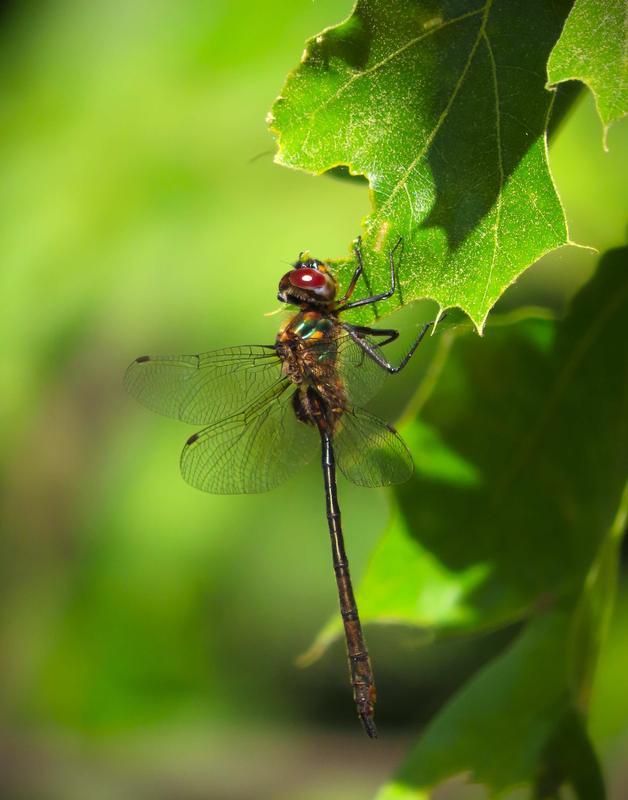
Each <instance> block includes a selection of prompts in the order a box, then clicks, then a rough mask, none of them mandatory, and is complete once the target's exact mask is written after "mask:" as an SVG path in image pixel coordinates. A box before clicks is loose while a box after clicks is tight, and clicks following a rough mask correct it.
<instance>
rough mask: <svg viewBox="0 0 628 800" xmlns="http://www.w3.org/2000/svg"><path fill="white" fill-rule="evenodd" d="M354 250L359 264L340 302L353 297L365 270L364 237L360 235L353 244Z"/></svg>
mask: <svg viewBox="0 0 628 800" xmlns="http://www.w3.org/2000/svg"><path fill="white" fill-rule="evenodd" d="M353 252H354V253H355V258H356V261H357V262H358V266H357V267H356V269H355V272H354V273H353V277H352V278H351V282H350V283H349V286H348V287H347V291H346V292H345V293H344V295H343V296H342V297H341V298H340V300H338V302H339V303H346V302H347V300H348V299H349V298H350V297H351V295H352V294H353V292H354V291H355V287H356V284H357V282H358V280H359V278H360V275H361V274H362V272H363V270H364V260H363V259H362V237H361V236H358V238H357V241H356V243H355V244H354V245H353Z"/></svg>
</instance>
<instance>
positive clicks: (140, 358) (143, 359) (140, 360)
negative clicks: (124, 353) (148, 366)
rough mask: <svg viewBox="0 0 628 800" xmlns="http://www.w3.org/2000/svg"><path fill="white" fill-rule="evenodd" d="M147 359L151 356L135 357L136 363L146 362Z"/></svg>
mask: <svg viewBox="0 0 628 800" xmlns="http://www.w3.org/2000/svg"><path fill="white" fill-rule="evenodd" d="M146 361H150V356H140V357H139V358H136V359H135V363H136V364H144V363H145V362H146Z"/></svg>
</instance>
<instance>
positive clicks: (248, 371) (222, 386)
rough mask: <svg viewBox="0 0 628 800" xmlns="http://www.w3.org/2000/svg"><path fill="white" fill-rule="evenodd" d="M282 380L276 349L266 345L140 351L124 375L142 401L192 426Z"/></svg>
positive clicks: (231, 410) (227, 411)
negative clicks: (203, 350)
mask: <svg viewBox="0 0 628 800" xmlns="http://www.w3.org/2000/svg"><path fill="white" fill-rule="evenodd" d="M280 380H281V361H280V360H279V358H278V356H277V353H276V352H275V348H274V347H271V346H268V347H265V346H263V345H247V346H245V347H228V348H224V349H222V350H212V351H210V352H208V353H200V354H199V355H182V356H141V357H140V358H137V359H136V360H135V361H134V362H133V363H132V364H131V365H130V367H129V368H128V369H127V371H126V375H125V376H124V383H125V386H126V388H127V390H128V391H129V393H130V394H131V395H133V397H135V398H136V399H137V400H139V401H140V403H142V404H143V405H145V406H147V407H148V408H150V409H151V410H152V411H156V412H157V413H158V414H163V415H164V416H166V417H173V418H174V419H180V420H182V421H183V422H190V423H192V424H194V425H209V424H210V423H212V422H215V421H216V420H219V419H222V418H223V417H227V416H229V415H231V414H233V413H235V412H237V411H240V410H241V409H242V408H244V407H245V406H246V405H247V404H248V403H250V402H251V401H252V400H253V399H254V398H255V397H256V396H258V395H260V394H263V393H264V391H265V390H266V389H268V388H269V387H270V386H272V385H273V384H276V383H277V382H278V381H280Z"/></svg>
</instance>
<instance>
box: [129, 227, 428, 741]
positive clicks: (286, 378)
mask: <svg viewBox="0 0 628 800" xmlns="http://www.w3.org/2000/svg"><path fill="white" fill-rule="evenodd" d="M400 245H401V240H400V241H399V242H398V244H397V246H396V247H395V248H394V249H393V251H392V252H391V254H390V288H389V289H388V290H387V291H385V292H382V293H381V294H376V295H373V296H372V297H367V298H364V299H361V300H355V301H351V300H350V298H351V296H352V294H353V292H354V290H355V288H356V284H357V282H358V280H359V278H360V275H361V274H362V253H361V250H360V246H359V241H358V244H357V245H356V247H355V255H356V259H357V262H358V267H357V269H356V270H355V272H354V274H353V277H352V279H351V281H350V283H349V286H348V287H347V289H346V291H345V293H344V295H343V296H342V297H341V298H340V299H337V297H336V295H337V291H338V285H337V282H336V279H335V277H334V276H333V275H332V273H331V272H330V271H329V269H328V268H327V267H326V265H325V264H323V262H321V261H318V260H317V259H314V258H302V257H299V260H298V261H297V262H296V263H295V264H294V267H293V269H292V270H290V272H287V273H286V274H285V275H284V276H283V277H282V279H281V281H280V283H279V294H278V297H279V299H280V300H281V301H282V302H284V303H290V304H293V305H297V306H299V311H298V312H297V313H296V314H295V315H293V316H292V318H291V319H290V320H288V321H287V322H286V324H285V325H284V326H282V328H281V330H280V332H279V334H278V336H277V339H276V341H275V343H274V344H272V345H245V346H243V347H227V348H224V349H221V350H213V351H211V352H208V353H201V354H199V355H181V356H140V358H137V359H136V360H135V361H134V362H133V363H132V364H131V365H130V367H129V368H128V370H127V372H126V376H125V384H126V387H127V389H128V391H129V392H130V394H132V395H133V396H134V397H136V398H137V399H138V400H139V401H140V402H141V403H143V404H144V405H146V406H147V407H148V408H150V409H152V410H153V411H156V412H158V413H160V414H164V415H166V416H169V417H175V418H176V419H180V420H182V421H183V422H188V423H192V424H195V425H203V426H205V427H204V428H203V430H201V431H200V432H199V433H195V434H194V435H193V436H191V437H190V438H189V439H188V441H187V443H186V445H185V448H184V450H183V453H182V455H181V472H182V474H183V477H184V478H185V480H186V481H187V482H188V483H190V484H191V485H192V486H195V487H196V488H198V489H202V490H203V491H206V492H212V493H215V494H242V493H248V492H263V491H267V490H268V489H272V488H274V487H275V486H277V485H278V484H280V483H282V482H283V481H284V480H286V479H287V478H289V477H290V476H291V475H293V473H294V471H295V469H296V468H297V467H299V466H300V465H302V464H306V463H308V461H310V460H311V458H312V457H313V455H314V453H315V452H316V450H317V449H318V451H319V453H321V464H322V468H323V476H324V484H325V499H326V507H327V522H328V527H329V534H330V537H331V544H332V557H333V564H334V573H335V576H336V583H337V586H338V596H339V600H340V608H341V614H342V620H343V625H344V629H345V639H346V642H347V650H348V656H349V670H350V674H351V683H352V686H353V694H354V699H355V703H356V707H357V712H358V716H359V717H360V720H361V721H362V724H363V726H364V728H365V730H366V732H367V733H368V735H369V736H371V737H373V736H375V735H376V732H375V725H374V722H373V713H374V704H375V683H374V679H373V674H372V670H371V665H370V661H369V655H368V651H367V649H366V643H365V641H364V637H363V634H362V628H361V626H360V619H359V616H358V609H357V606H356V603H355V599H354V596H353V589H352V587H351V579H350V576H349V565H348V561H347V556H346V553H345V550H344V543H343V536H342V528H341V524H340V508H339V505H338V498H337V490H336V465H337V466H338V467H339V469H340V470H341V471H342V472H343V473H344V475H345V477H346V478H348V479H349V480H350V481H353V483H356V484H358V485H359V486H387V485H390V484H394V483H402V482H403V481H405V480H408V478H409V477H410V475H411V474H412V469H413V466H412V457H411V456H410V453H409V451H408V448H407V447H406V445H405V444H404V442H403V440H402V439H401V437H400V436H399V435H398V433H397V432H396V431H395V429H394V428H392V427H391V426H390V425H388V424H387V423H386V422H384V421H383V420H381V419H379V418H378V417H376V416H374V415H373V414H370V413H369V412H368V411H365V410H364V409H362V408H361V406H362V405H364V404H365V403H366V402H367V401H368V400H369V399H370V398H371V397H372V396H373V395H374V394H375V393H376V392H377V391H378V389H379V387H380V386H381V383H382V380H383V378H384V376H385V374H386V372H388V373H396V372H399V371H400V370H401V369H403V367H404V366H405V365H406V364H407V363H408V361H409V359H410V357H411V356H412V354H413V353H414V351H415V350H416V348H417V347H418V345H419V343H420V342H421V340H422V338H423V336H424V335H425V333H426V332H427V330H428V328H429V327H430V325H431V324H432V323H431V322H430V323H427V324H426V325H424V326H423V328H422V330H421V332H420V333H419V335H418V337H417V338H416V340H415V341H414V343H413V345H412V346H411V348H410V350H409V351H408V353H407V354H406V355H405V357H404V358H403V359H402V361H401V362H400V364H399V365H397V366H393V365H392V364H391V363H390V362H389V361H388V360H387V359H386V358H385V356H384V354H383V352H382V349H381V348H382V347H384V346H385V345H387V344H390V342H392V341H394V340H395V339H396V338H397V336H398V333H397V331H395V330H392V329H382V328H370V327H365V326H361V325H351V324H349V323H348V322H345V321H343V320H342V318H341V314H342V313H343V312H344V311H348V310H349V309H351V308H357V307H359V306H364V305H369V304H372V303H378V302H382V301H384V300H386V299H387V298H388V297H391V296H392V294H393V293H394V291H395V286H396V274H395V263H394V256H395V252H396V250H397V248H398V247H399V246H400ZM302 255H303V254H302Z"/></svg>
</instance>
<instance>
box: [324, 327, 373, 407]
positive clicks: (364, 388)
mask: <svg viewBox="0 0 628 800" xmlns="http://www.w3.org/2000/svg"><path fill="white" fill-rule="evenodd" d="M363 338H365V339H368V337H363ZM368 342H369V345H370V346H371V347H372V348H373V349H374V350H376V351H378V352H380V351H379V348H378V346H377V344H376V343H375V342H374V340H373V339H368ZM308 346H309V347H313V348H320V349H321V359H322V358H324V357H325V355H326V356H328V357H330V358H332V359H334V360H335V369H336V370H337V371H338V374H339V375H340V377H341V379H342V382H343V385H344V388H345V392H346V394H347V405H349V406H353V405H358V406H363V405H364V404H365V403H367V402H368V401H369V400H370V399H371V398H372V397H374V396H375V395H376V394H377V393H378V392H379V390H380V389H381V387H382V384H383V383H384V381H385V380H386V377H387V374H388V373H387V372H386V371H385V370H383V369H382V368H381V367H380V366H379V365H378V364H376V363H375V361H373V359H372V358H370V356H368V355H367V354H366V353H365V352H364V350H362V348H361V347H360V346H359V345H358V344H356V342H355V341H354V340H353V339H352V338H351V337H350V336H349V335H348V334H347V333H344V332H343V333H341V334H340V336H338V337H337V338H336V340H335V341H334V342H333V344H332V345H331V346H330V345H328V344H319V343H318V342H313V343H312V344H310V345H308Z"/></svg>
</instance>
